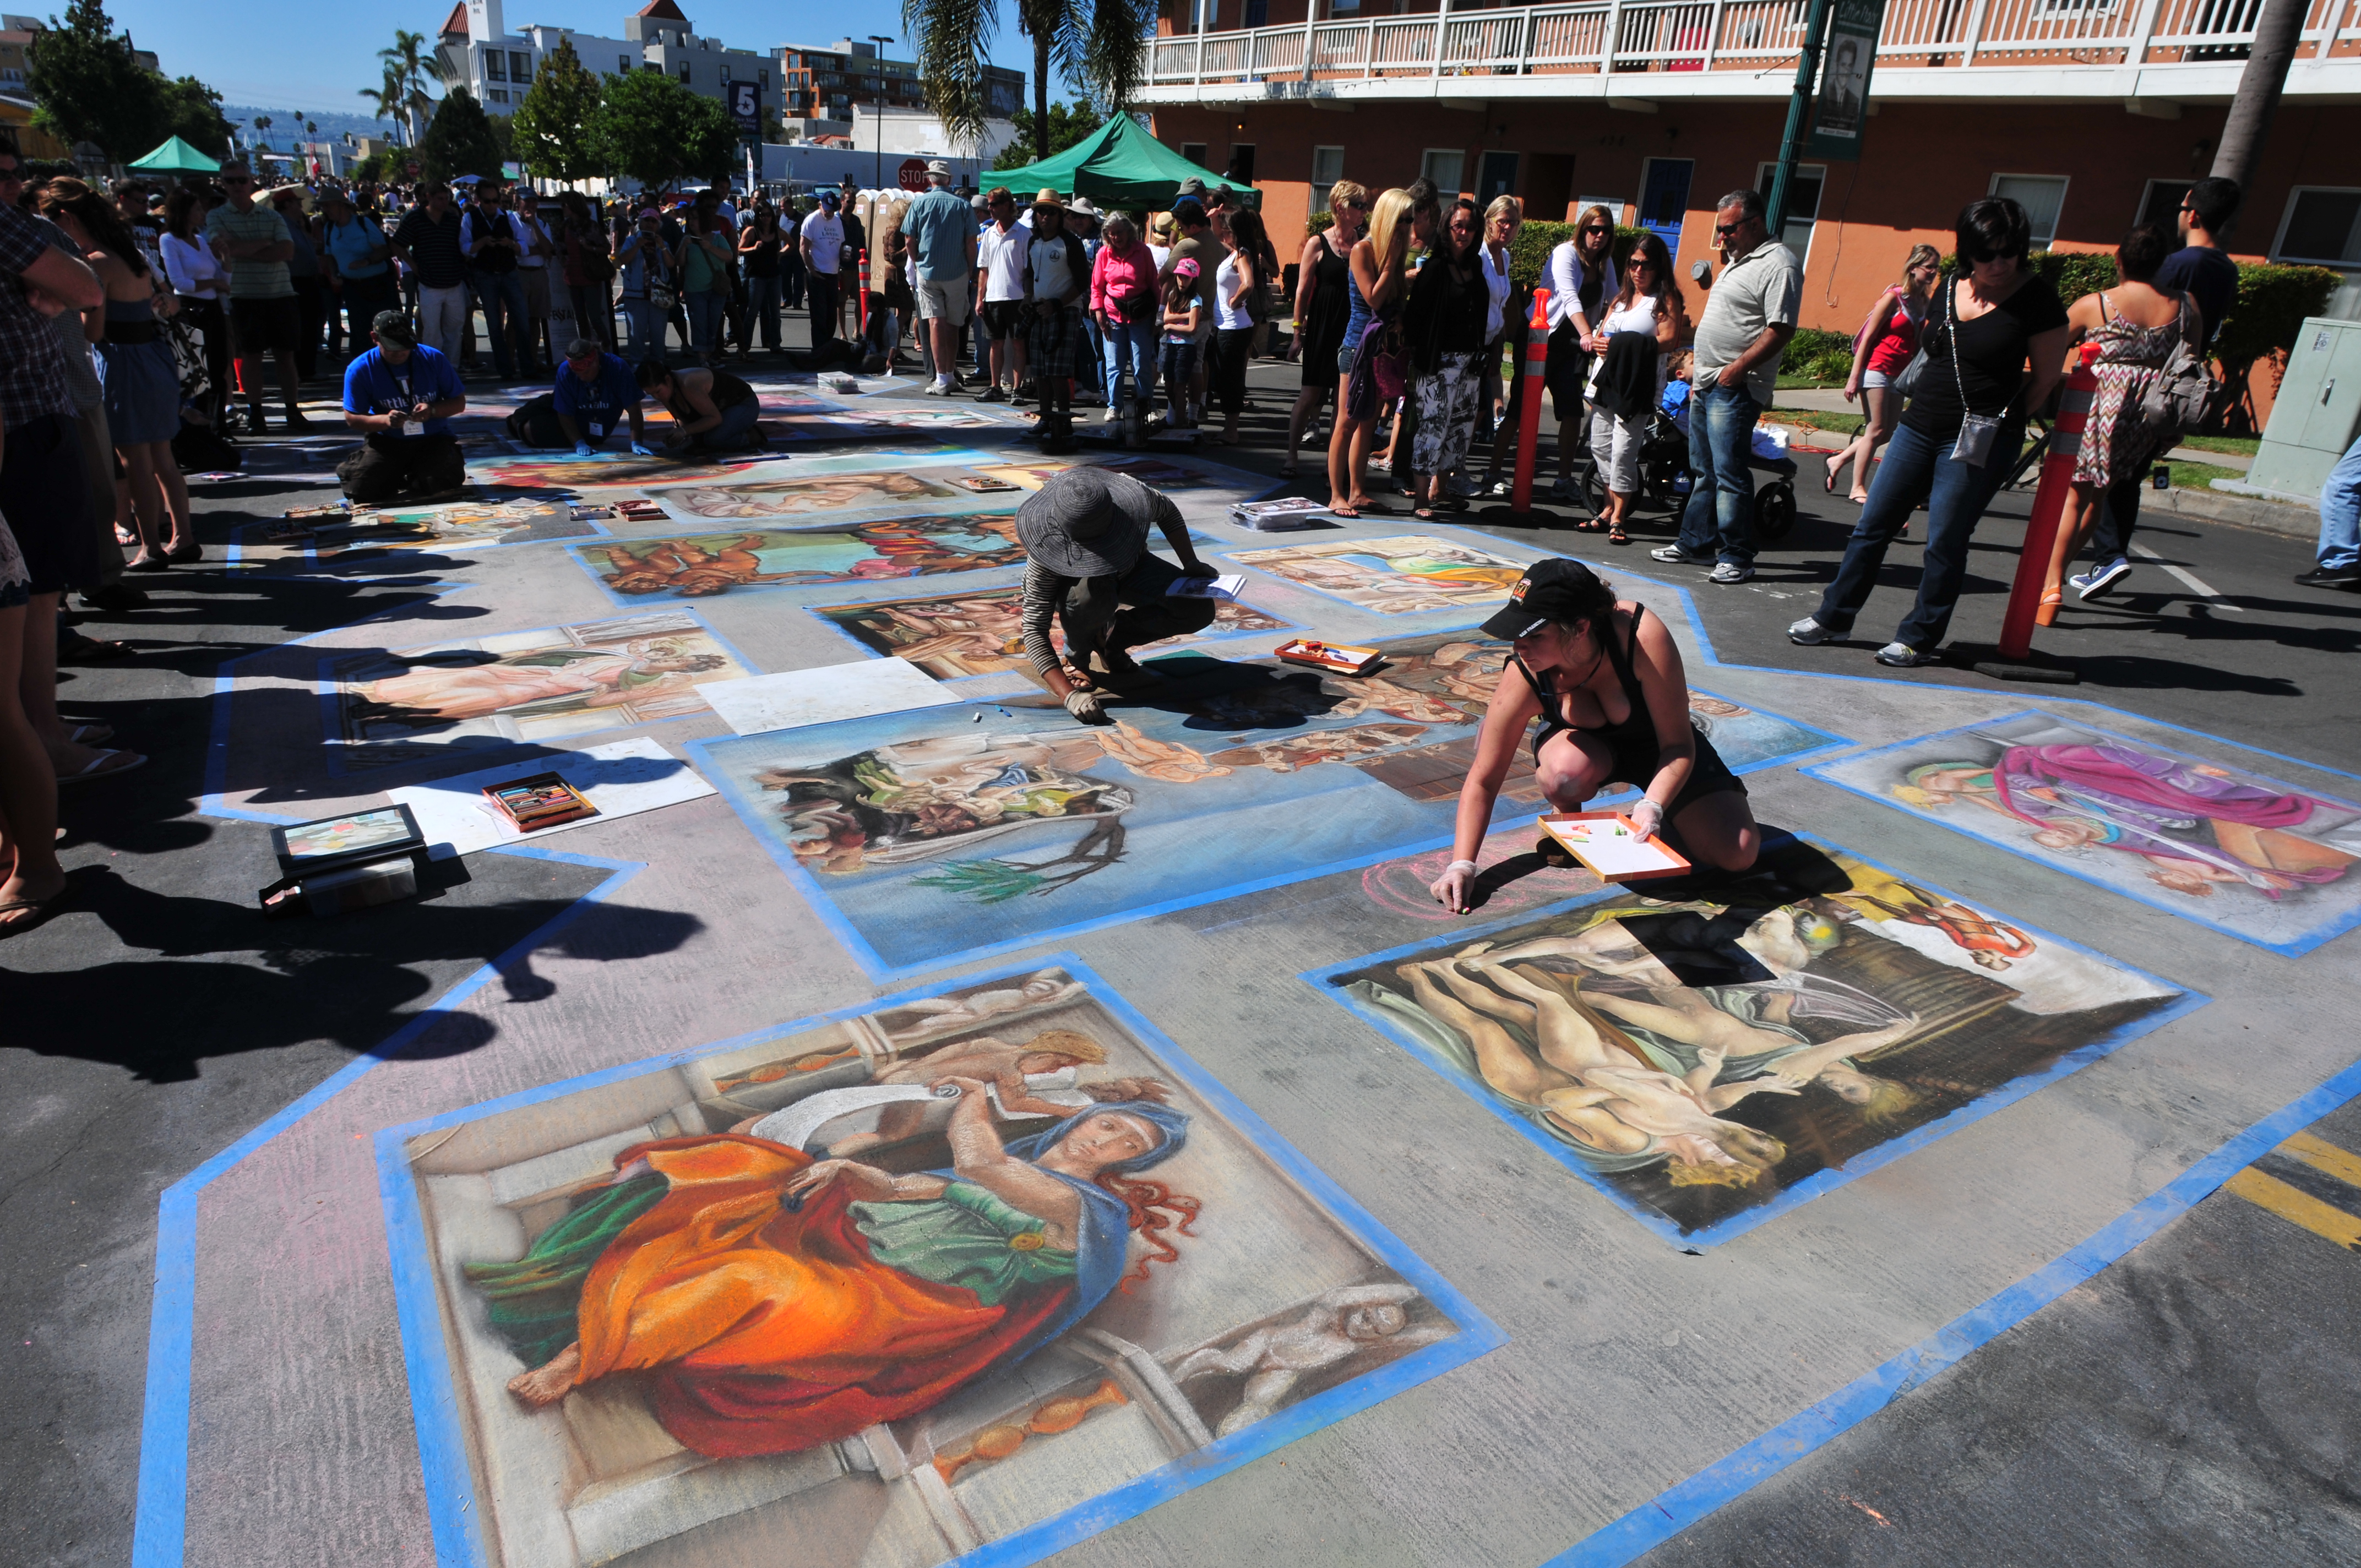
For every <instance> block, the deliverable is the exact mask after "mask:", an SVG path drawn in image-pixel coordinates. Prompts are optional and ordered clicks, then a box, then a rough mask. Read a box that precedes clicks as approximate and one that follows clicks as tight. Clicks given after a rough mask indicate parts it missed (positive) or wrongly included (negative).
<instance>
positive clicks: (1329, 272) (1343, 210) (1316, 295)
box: [1279, 180, 1369, 479]
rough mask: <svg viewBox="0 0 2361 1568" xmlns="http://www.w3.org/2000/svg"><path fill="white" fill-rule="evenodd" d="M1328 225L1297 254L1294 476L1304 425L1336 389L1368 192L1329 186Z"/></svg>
mask: <svg viewBox="0 0 2361 1568" xmlns="http://www.w3.org/2000/svg"><path fill="white" fill-rule="evenodd" d="M1328 216H1329V219H1330V222H1329V225H1328V226H1327V227H1326V228H1324V229H1322V230H1321V231H1320V232H1319V233H1318V234H1315V235H1313V236H1312V237H1311V238H1309V239H1307V240H1305V241H1304V242H1303V254H1302V256H1301V257H1300V258H1297V266H1296V286H1295V346H1296V353H1297V354H1298V356H1300V357H1301V359H1302V361H1303V389H1302V390H1301V391H1300V392H1298V393H1296V395H1295V407H1294V408H1292V409H1290V411H1288V415H1287V461H1286V462H1284V463H1281V464H1280V465H1279V472H1280V473H1281V474H1283V475H1285V476H1286V477H1289V478H1290V479H1291V478H1293V477H1295V474H1296V466H1295V455H1296V452H1297V450H1298V449H1299V448H1301V446H1302V444H1303V427H1304V426H1305V425H1307V424H1309V423H1311V422H1313V421H1314V420H1316V419H1318V418H1319V417H1320V405H1321V404H1323V403H1324V402H1326V401H1327V400H1328V394H1329V393H1331V392H1334V391H1335V390H1336V389H1337V388H1338V386H1339V385H1340V378H1339V377H1338V375H1337V371H1336V360H1337V354H1338V351H1339V350H1341V349H1342V348H1343V347H1344V346H1345V321H1346V320H1347V319H1348V318H1349V317H1350V316H1351V315H1352V313H1353V302H1352V300H1351V299H1350V298H1349V297H1348V294H1347V285H1346V279H1347V277H1348V276H1349V275H1350V273H1351V270H1352V263H1351V261H1350V260H1349V259H1348V258H1350V257H1351V256H1352V254H1353V247H1354V246H1355V245H1356V244H1357V243H1358V242H1359V240H1360V237H1361V227H1362V225H1364V224H1366V223H1367V222H1368V217H1369V193H1368V192H1367V190H1365V189H1363V188H1362V187H1361V186H1359V185H1356V184H1355V183H1354V182H1353V181H1350V180H1339V181H1336V183H1335V184H1334V185H1331V186H1330V187H1328Z"/></svg>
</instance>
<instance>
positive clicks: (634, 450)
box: [631, 441, 655, 457]
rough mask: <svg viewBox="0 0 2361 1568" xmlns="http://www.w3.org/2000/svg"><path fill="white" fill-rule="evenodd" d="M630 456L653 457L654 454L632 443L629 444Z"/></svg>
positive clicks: (636, 443)
mask: <svg viewBox="0 0 2361 1568" xmlns="http://www.w3.org/2000/svg"><path fill="white" fill-rule="evenodd" d="M631 455H632V456H634V457H653V456H654V455H655V454H654V453H653V452H651V451H649V450H648V449H647V448H646V447H644V446H642V445H641V444H639V443H638V442H636V441H634V442H632V443H631Z"/></svg>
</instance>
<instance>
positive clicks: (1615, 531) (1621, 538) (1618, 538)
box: [1607, 528, 1631, 544]
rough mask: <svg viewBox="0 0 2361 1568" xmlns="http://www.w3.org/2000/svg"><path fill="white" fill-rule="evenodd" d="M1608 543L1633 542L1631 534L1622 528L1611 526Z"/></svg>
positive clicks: (1608, 532)
mask: <svg viewBox="0 0 2361 1568" xmlns="http://www.w3.org/2000/svg"><path fill="white" fill-rule="evenodd" d="M1607 543H1609V544H1629V543H1631V535H1630V534H1628V533H1626V532H1623V531H1622V530H1621V529H1620V528H1610V529H1609V530H1608V531H1607Z"/></svg>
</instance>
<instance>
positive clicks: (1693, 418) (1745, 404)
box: [1650, 190, 1804, 583]
mask: <svg viewBox="0 0 2361 1568" xmlns="http://www.w3.org/2000/svg"><path fill="white" fill-rule="evenodd" d="M1713 233H1714V237H1715V239H1716V240H1717V241H1718V242H1719V244H1720V246H1721V252H1722V266H1721V276H1720V278H1719V279H1718V280H1715V282H1714V285H1713V291H1712V292H1711V293H1710V294H1708V295H1707V296H1706V305H1705V314H1704V315H1703V316H1701V317H1699V318H1698V321H1697V349H1696V369H1695V371H1694V372H1693V373H1692V378H1691V381H1690V396H1689V502H1688V510H1686V511H1685V512H1683V513H1682V514H1681V536H1680V540H1679V542H1678V543H1673V544H1667V545H1665V546H1664V547H1663V548H1662V549H1659V550H1655V551H1652V552H1650V554H1653V555H1654V556H1655V558H1656V559H1657V560H1659V561H1668V562H1686V563H1688V564H1689V565H1699V566H1701V565H1705V563H1707V562H1708V561H1710V560H1712V559H1714V554H1715V543H1716V540H1717V538H1719V544H1720V564H1719V565H1717V566H1715V567H1714V569H1713V575H1712V577H1711V579H1710V580H1711V581H1713V582H1717V583H1742V582H1745V581H1746V580H1747V579H1748V578H1750V577H1752V576H1754V480H1753V477H1752V475H1751V474H1750V473H1749V472H1748V470H1747V466H1746V459H1747V457H1748V455H1750V454H1751V453H1752V450H1753V444H1754V422H1755V421H1756V420H1757V419H1759V418H1761V417H1762V413H1763V410H1764V409H1767V408H1769V407H1770V406H1771V394H1772V391H1773V389H1774V388H1775V387H1776V386H1777V385H1778V383H1779V360H1780V357H1781V356H1783V355H1784V354H1785V353H1786V351H1787V340H1788V339H1789V338H1791V337H1793V336H1795V316H1796V311H1797V307H1798V306H1799V305H1801V303H1802V302H1803V295H1804V269H1803V266H1802V264H1801V263H1799V262H1798V261H1796V259H1795V252H1794V251H1792V250H1789V249H1788V248H1787V247H1785V246H1784V245H1781V244H1779V243H1778V242H1777V241H1775V240H1773V238H1772V237H1771V231H1770V227H1769V225H1767V223H1766V222H1765V214H1764V212H1763V197H1762V194H1761V192H1756V191H1752V190H1746V191H1732V192H1730V194H1729V195H1727V196H1724V197H1723V198H1722V199H1721V200H1720V202H1719V203H1716V211H1715V214H1714V220H1713Z"/></svg>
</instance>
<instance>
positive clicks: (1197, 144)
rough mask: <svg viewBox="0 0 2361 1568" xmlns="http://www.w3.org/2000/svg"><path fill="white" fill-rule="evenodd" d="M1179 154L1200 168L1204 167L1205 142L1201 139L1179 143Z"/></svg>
mask: <svg viewBox="0 0 2361 1568" xmlns="http://www.w3.org/2000/svg"><path fill="white" fill-rule="evenodd" d="M1180 156H1181V157H1182V158H1184V159H1188V160H1189V161H1190V162H1191V163H1193V164H1195V165H1196V166H1197V167H1198V168H1200V169H1202V168H1204V167H1205V144H1204V143H1203V142H1201V141H1184V142H1182V143H1181V144H1180Z"/></svg>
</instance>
